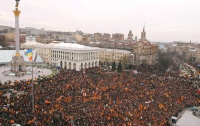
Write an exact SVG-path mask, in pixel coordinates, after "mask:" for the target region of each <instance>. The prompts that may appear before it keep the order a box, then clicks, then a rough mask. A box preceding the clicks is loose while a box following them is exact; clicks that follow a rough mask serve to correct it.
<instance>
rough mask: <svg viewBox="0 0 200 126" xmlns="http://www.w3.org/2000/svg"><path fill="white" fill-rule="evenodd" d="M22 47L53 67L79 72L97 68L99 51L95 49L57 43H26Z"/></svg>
mask: <svg viewBox="0 0 200 126" xmlns="http://www.w3.org/2000/svg"><path fill="white" fill-rule="evenodd" d="M22 47H23V48H32V49H34V50H37V52H38V53H39V55H40V56H41V58H42V59H43V61H44V62H45V63H48V64H51V65H53V66H55V67H60V68H66V69H75V70H77V71H79V70H81V69H85V68H91V67H97V66H99V51H100V49H99V48H96V47H88V46H84V45H80V44H76V43H64V42H58V41H54V42H52V43H50V44H42V43H37V42H26V43H24V44H22Z"/></svg>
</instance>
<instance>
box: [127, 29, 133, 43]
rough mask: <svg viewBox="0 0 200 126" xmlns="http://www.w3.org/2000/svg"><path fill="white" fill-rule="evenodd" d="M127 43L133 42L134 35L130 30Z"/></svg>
mask: <svg viewBox="0 0 200 126" xmlns="http://www.w3.org/2000/svg"><path fill="white" fill-rule="evenodd" d="M127 41H130V42H132V41H133V34H132V31H131V30H130V31H129V33H128V38H127Z"/></svg>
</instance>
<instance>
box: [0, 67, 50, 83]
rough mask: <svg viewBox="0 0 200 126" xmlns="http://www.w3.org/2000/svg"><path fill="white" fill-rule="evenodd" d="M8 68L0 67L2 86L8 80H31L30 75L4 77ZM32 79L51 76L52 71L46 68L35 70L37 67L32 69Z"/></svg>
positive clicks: (30, 68) (28, 68)
mask: <svg viewBox="0 0 200 126" xmlns="http://www.w3.org/2000/svg"><path fill="white" fill-rule="evenodd" d="M26 69H27V70H28V71H30V70H32V67H26ZM9 70H10V67H4V66H1V67H0V81H1V83H2V84H4V82H6V81H8V80H10V81H15V80H18V81H19V80H24V79H29V78H30V79H31V78H32V74H27V75H23V76H21V77H16V76H5V74H4V73H5V72H4V71H9ZM33 71H34V73H33V78H38V76H47V75H50V74H52V70H51V69H47V68H37V67H33ZM29 73H31V72H29Z"/></svg>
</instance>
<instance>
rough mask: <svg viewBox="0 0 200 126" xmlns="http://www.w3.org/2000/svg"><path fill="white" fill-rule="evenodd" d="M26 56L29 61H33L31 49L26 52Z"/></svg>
mask: <svg viewBox="0 0 200 126" xmlns="http://www.w3.org/2000/svg"><path fill="white" fill-rule="evenodd" d="M25 55H26V56H28V59H29V61H32V60H33V50H32V49H29V50H27V51H26V52H25Z"/></svg>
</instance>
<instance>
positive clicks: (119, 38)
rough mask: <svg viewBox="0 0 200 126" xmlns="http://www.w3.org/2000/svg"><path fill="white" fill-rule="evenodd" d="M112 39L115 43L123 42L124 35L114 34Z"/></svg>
mask: <svg viewBox="0 0 200 126" xmlns="http://www.w3.org/2000/svg"><path fill="white" fill-rule="evenodd" d="M112 39H114V41H115V42H123V41H124V34H121V33H115V34H112Z"/></svg>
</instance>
